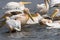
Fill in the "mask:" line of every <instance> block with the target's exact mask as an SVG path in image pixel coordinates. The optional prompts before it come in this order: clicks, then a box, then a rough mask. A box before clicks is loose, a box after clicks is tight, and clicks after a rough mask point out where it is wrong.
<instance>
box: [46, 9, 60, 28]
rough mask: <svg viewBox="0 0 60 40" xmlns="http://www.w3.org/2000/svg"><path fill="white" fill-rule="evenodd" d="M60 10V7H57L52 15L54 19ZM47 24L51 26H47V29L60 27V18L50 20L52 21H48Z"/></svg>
mask: <svg viewBox="0 0 60 40" xmlns="http://www.w3.org/2000/svg"><path fill="white" fill-rule="evenodd" d="M58 12H59V9H57V8H56V9H55V10H54V12H53V13H52V15H51V16H50V17H51V18H52V19H53V18H54V17H55V16H56V14H57V13H58ZM46 25H47V26H50V27H46V28H47V29H52V28H54V29H60V20H58V21H53V22H50V23H48V22H46Z"/></svg>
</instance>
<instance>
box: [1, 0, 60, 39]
mask: <svg viewBox="0 0 60 40" xmlns="http://www.w3.org/2000/svg"><path fill="white" fill-rule="evenodd" d="M9 1H17V2H18V1H20V0H0V8H1V7H3V6H4V5H5V4H6V3H7V2H9ZM23 1H31V2H33V3H32V4H30V5H26V7H28V8H31V11H35V8H36V4H37V3H43V0H38V1H37V0H34V1H33V0H23ZM4 11H6V10H2V9H0V17H1V16H2V15H3V14H4ZM7 31H8V29H7V28H6V27H5V26H3V27H2V28H0V40H60V29H46V28H44V27H41V26H40V25H39V24H35V25H29V26H25V27H24V28H23V29H22V31H21V32H14V33H6V32H7Z"/></svg>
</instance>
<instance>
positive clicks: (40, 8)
mask: <svg viewBox="0 0 60 40" xmlns="http://www.w3.org/2000/svg"><path fill="white" fill-rule="evenodd" d="M44 2H45V3H44V4H37V8H38V12H40V14H42V15H44V14H46V13H47V12H48V10H49V4H48V3H49V0H44Z"/></svg>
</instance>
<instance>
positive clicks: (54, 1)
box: [49, 0, 60, 7]
mask: <svg viewBox="0 0 60 40" xmlns="http://www.w3.org/2000/svg"><path fill="white" fill-rule="evenodd" d="M49 1H50V3H49V4H50V7H53V6H59V5H60V0H49Z"/></svg>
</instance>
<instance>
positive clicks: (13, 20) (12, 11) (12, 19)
mask: <svg viewBox="0 0 60 40" xmlns="http://www.w3.org/2000/svg"><path fill="white" fill-rule="evenodd" d="M10 3H11V2H10ZM16 4H17V5H16ZM6 8H7V9H8V10H7V11H6V12H5V13H6V15H5V16H3V17H5V18H6V24H8V28H9V29H10V31H13V30H16V31H21V27H22V26H23V25H25V24H36V23H39V21H44V22H45V21H47V20H45V19H44V18H43V17H41V15H40V14H39V13H36V14H32V15H30V13H29V10H25V9H24V11H23V10H21V8H20V5H19V3H16V2H13V4H10V5H8V6H7V7H6ZM31 19H33V20H34V21H33V20H31ZM48 22H49V20H48Z"/></svg>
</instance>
